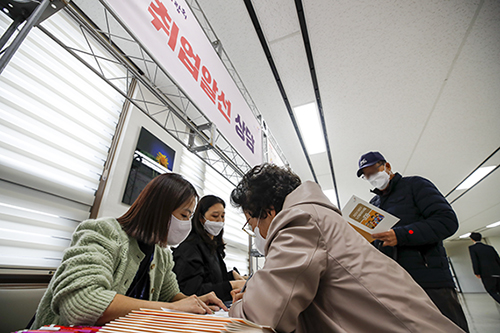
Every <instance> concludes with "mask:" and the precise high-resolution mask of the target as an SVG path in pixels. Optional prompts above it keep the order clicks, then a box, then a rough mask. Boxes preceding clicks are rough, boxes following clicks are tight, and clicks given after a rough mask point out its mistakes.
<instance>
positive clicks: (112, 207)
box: [98, 107, 183, 217]
mask: <svg viewBox="0 0 500 333" xmlns="http://www.w3.org/2000/svg"><path fill="white" fill-rule="evenodd" d="M141 127H144V128H146V129H147V130H148V131H149V132H151V133H152V134H153V135H155V136H156V137H157V138H158V139H160V140H161V141H163V142H164V143H165V144H167V145H169V146H170V148H172V149H173V150H174V151H175V158H174V167H173V171H174V172H180V163H181V157H182V153H183V149H182V148H183V146H182V145H181V144H180V143H179V142H178V141H177V140H176V139H174V137H172V136H171V135H170V134H168V133H166V132H165V130H163V129H162V128H161V127H160V126H159V125H158V124H156V123H155V122H154V121H153V120H151V119H150V118H149V117H148V116H147V115H145V114H144V113H143V112H141V111H140V110H138V109H137V108H135V107H132V108H131V109H130V110H129V113H128V115H127V118H126V120H125V124H124V127H123V130H122V133H121V137H120V140H119V143H118V146H117V150H116V154H115V158H114V161H113V164H112V165H111V169H110V172H109V176H108V181H107V183H106V188H105V190H104V193H103V198H102V202H101V206H100V208H99V213H98V217H103V216H110V217H119V216H121V215H122V214H123V213H125V212H126V211H127V209H128V208H129V207H130V206H128V205H126V204H124V203H122V197H123V192H124V191H125V186H126V185H127V178H128V175H129V172H130V166H131V164H132V159H133V156H134V151H135V148H136V146H137V140H138V139H139V133H140V131H141Z"/></svg>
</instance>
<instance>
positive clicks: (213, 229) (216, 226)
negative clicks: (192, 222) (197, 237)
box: [203, 220, 224, 236]
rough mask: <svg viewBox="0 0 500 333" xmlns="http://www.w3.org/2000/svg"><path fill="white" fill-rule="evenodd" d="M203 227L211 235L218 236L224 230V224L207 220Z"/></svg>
mask: <svg viewBox="0 0 500 333" xmlns="http://www.w3.org/2000/svg"><path fill="white" fill-rule="evenodd" d="M203 227H204V228H205V230H206V231H207V232H208V233H209V234H210V235H212V236H217V235H219V234H220V232H221V231H222V229H224V222H216V221H209V220H206V221H205V224H204V225H203Z"/></svg>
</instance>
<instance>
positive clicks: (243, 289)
mask: <svg viewBox="0 0 500 333" xmlns="http://www.w3.org/2000/svg"><path fill="white" fill-rule="evenodd" d="M252 276H253V273H252V274H250V276H249V277H248V279H247V280H246V282H245V284H244V285H243V288H241V291H240V293H242V292H244V291H245V289H246V287H247V283H248V281H250V279H251V278H252Z"/></svg>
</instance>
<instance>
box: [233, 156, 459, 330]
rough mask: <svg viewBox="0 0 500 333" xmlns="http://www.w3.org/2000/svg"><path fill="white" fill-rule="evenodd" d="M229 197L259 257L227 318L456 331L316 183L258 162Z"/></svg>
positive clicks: (279, 326) (295, 326) (297, 325)
mask: <svg viewBox="0 0 500 333" xmlns="http://www.w3.org/2000/svg"><path fill="white" fill-rule="evenodd" d="M231 201H232V203H233V205H235V206H236V207H240V208H242V209H243V212H244V213H245V215H246V217H247V223H246V224H245V226H244V228H246V226H249V227H248V229H249V230H251V231H253V232H255V233H256V235H255V241H256V245H257V248H258V249H260V251H263V252H264V253H263V254H265V256H266V261H265V264H264V267H263V268H262V269H260V270H258V271H257V272H256V273H255V274H254V275H253V277H252V278H251V279H249V280H248V283H247V285H246V288H245V291H244V293H237V294H235V297H234V303H233V305H232V307H231V309H230V312H229V315H230V316H231V317H238V318H245V319H248V320H251V321H253V322H255V323H258V324H261V325H267V326H271V327H272V328H274V329H276V331H278V332H297V333H300V332H346V333H356V332H384V333H388V332H397V333H401V332H419V333H420V332H434V333H437V332H446V333H454V332H463V331H462V329H460V328H459V327H458V326H456V325H455V324H454V323H453V322H452V321H450V320H449V319H448V318H446V317H445V316H443V315H442V314H441V313H440V311H439V310H438V309H437V308H436V306H435V305H434V304H433V303H432V301H431V300H430V299H429V297H428V296H427V294H426V293H425V292H424V291H423V289H422V288H420V286H419V285H418V284H417V283H415V282H414V281H413V279H412V278H411V276H410V275H409V274H408V273H407V272H406V271H405V270H404V269H402V268H401V267H400V266H399V265H398V264H397V263H396V262H394V261H393V260H391V259H389V258H387V257H386V256H385V255H383V254H382V253H380V252H379V251H378V250H377V249H375V248H374V247H373V246H372V245H371V244H369V243H368V242H367V241H366V240H365V239H364V238H363V237H362V236H361V235H359V234H358V233H357V232H356V231H354V229H353V228H351V227H350V226H349V224H348V223H347V222H346V221H345V220H344V219H343V218H342V216H341V213H340V211H339V210H338V209H337V208H336V207H335V206H334V205H333V204H332V203H331V202H330V201H329V200H328V198H327V197H326V196H325V195H324V194H323V192H322V190H321V188H320V187H319V185H318V184H316V183H313V182H310V181H307V182H305V183H303V184H301V181H300V178H299V177H298V176H297V175H295V174H294V173H293V172H291V171H290V170H289V169H286V168H280V167H278V166H275V165H270V164H263V165H260V166H256V167H254V168H253V169H252V170H251V171H249V172H248V173H247V174H246V175H245V176H244V177H243V179H242V180H241V182H240V183H239V184H238V186H237V187H236V188H235V189H234V190H233V192H232V193H231Z"/></svg>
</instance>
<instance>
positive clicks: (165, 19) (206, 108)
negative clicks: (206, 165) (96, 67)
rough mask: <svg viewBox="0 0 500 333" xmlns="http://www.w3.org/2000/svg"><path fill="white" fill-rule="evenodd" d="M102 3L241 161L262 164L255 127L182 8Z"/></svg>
mask: <svg viewBox="0 0 500 333" xmlns="http://www.w3.org/2000/svg"><path fill="white" fill-rule="evenodd" d="M106 1H107V2H108V3H109V5H110V6H111V8H112V9H113V11H114V12H115V13H116V14H117V15H118V16H119V17H120V19H121V21H122V23H124V24H125V25H126V26H127V27H128V28H129V29H130V31H131V32H132V33H133V34H134V36H135V38H137V39H138V40H139V41H140V42H141V44H142V45H144V47H145V48H146V49H147V50H148V52H149V53H150V54H151V56H152V57H153V58H154V59H155V61H156V62H157V63H158V64H159V65H160V66H161V67H162V68H163V69H165V70H166V71H167V73H168V74H169V75H170V77H171V78H172V79H173V80H175V81H176V83H177V84H178V85H179V86H180V87H181V88H182V90H183V91H184V92H185V93H186V94H187V95H188V96H189V97H190V98H191V100H192V101H193V102H194V103H195V104H196V105H197V106H198V108H199V109H200V110H202V111H203V112H204V113H205V115H206V116H207V117H208V118H209V119H210V120H211V121H212V122H213V123H214V124H215V125H216V126H217V128H218V129H219V131H220V132H221V133H222V135H224V137H225V138H226V139H227V140H228V141H229V142H230V143H231V145H232V146H233V147H235V149H236V150H237V151H238V152H239V153H240V155H241V156H243V158H245V160H246V161H247V162H248V163H249V164H250V165H251V166H254V165H257V164H260V163H262V135H261V128H260V124H259V122H258V121H257V119H255V116H254V115H253V113H252V111H251V110H250V108H249V107H248V104H247V103H246V101H245V99H244V98H243V96H242V94H241V93H240V91H239V89H238V87H237V86H236V84H235V83H234V81H233V79H232V78H231V76H230V75H229V73H228V71H227V70H226V68H225V67H224V65H223V63H222V61H221V60H220V58H219V56H218V55H217V53H216V52H215V50H214V48H213V47H212V44H211V43H210V41H209V40H208V38H207V37H206V35H205V33H204V31H203V29H202V28H201V26H200V25H199V23H198V21H197V20H196V17H195V16H194V15H193V13H192V12H191V9H190V8H189V6H188V5H187V4H186V2H185V1H184V0H106Z"/></svg>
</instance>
